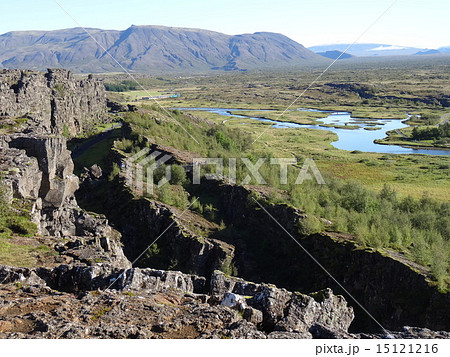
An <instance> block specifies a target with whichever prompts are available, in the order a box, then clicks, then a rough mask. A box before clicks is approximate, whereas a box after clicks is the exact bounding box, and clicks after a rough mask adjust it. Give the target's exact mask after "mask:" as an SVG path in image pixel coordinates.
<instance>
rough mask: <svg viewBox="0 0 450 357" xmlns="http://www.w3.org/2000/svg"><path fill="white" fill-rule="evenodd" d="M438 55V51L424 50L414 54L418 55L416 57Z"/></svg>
mask: <svg viewBox="0 0 450 357" xmlns="http://www.w3.org/2000/svg"><path fill="white" fill-rule="evenodd" d="M438 53H441V52H440V51H438V50H425V51H419V52H417V53H414V54H415V55H418V56H422V55H436V54H438Z"/></svg>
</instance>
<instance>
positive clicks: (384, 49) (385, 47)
mask: <svg viewBox="0 0 450 357" xmlns="http://www.w3.org/2000/svg"><path fill="white" fill-rule="evenodd" d="M407 48H408V47H404V46H394V45H392V46H378V47H376V48H372V49H370V50H368V51H392V50H406V49H407Z"/></svg>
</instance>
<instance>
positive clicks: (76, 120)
mask: <svg viewBox="0 0 450 357" xmlns="http://www.w3.org/2000/svg"><path fill="white" fill-rule="evenodd" d="M17 118H21V119H23V121H22V130H23V131H24V132H27V133H31V132H33V133H35V134H64V135H65V136H75V135H77V134H79V133H81V132H83V131H86V130H90V129H91V128H92V126H93V125H94V124H95V123H98V122H101V121H102V120H104V119H105V118H106V99H105V89H104V86H103V84H102V83H101V82H99V81H98V80H95V79H93V78H92V77H88V78H87V79H78V78H76V77H75V76H74V75H73V74H72V73H71V72H69V71H66V70H63V69H49V70H48V72H47V73H42V72H37V71H28V70H2V71H0V124H1V123H2V122H4V121H5V122H6V121H8V120H14V119H17Z"/></svg>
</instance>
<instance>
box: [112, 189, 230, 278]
mask: <svg viewBox="0 0 450 357" xmlns="http://www.w3.org/2000/svg"><path fill="white" fill-rule="evenodd" d="M113 192H114V194H113ZM105 199H106V202H109V204H106V206H108V207H109V211H108V212H107V216H108V217H111V220H114V223H115V226H116V227H117V228H118V229H119V230H120V231H121V233H122V235H123V242H124V245H125V247H124V251H125V254H126V255H127V257H128V258H129V259H130V260H132V261H133V260H135V259H136V258H137V257H138V255H139V254H140V253H141V252H143V251H145V250H146V249H147V248H148V247H149V246H150V245H152V247H157V248H158V251H157V252H153V253H152V254H151V255H147V254H146V255H144V256H143V257H141V259H139V260H138V261H137V264H138V266H142V267H145V266H152V267H157V268H161V269H168V268H171V269H180V270H182V271H185V272H193V273H195V274H199V275H203V276H209V275H211V273H212V272H213V271H214V270H215V269H221V270H225V271H230V269H231V267H230V265H231V263H232V260H233V257H234V246H233V245H231V244H227V243H226V242H223V241H221V240H217V239H211V238H207V237H204V236H202V234H201V232H198V230H200V229H201V228H199V226H201V222H202V217H201V216H198V215H196V214H194V213H193V212H190V211H188V212H182V211H181V210H179V209H177V208H175V207H172V206H169V205H166V204H163V203H160V202H157V201H152V200H149V199H146V198H140V199H134V198H133V196H132V195H131V193H130V192H129V191H128V190H127V189H124V188H123V187H122V186H120V185H117V186H115V189H114V190H113V191H111V192H110V193H109V194H107V196H106V197H105ZM203 220H204V219H203ZM199 222H200V223H199ZM155 241H156V242H155ZM152 243H156V244H152Z"/></svg>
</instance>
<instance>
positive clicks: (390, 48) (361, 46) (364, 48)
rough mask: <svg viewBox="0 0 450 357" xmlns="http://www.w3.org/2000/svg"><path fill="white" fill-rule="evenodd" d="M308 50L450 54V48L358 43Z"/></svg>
mask: <svg viewBox="0 0 450 357" xmlns="http://www.w3.org/2000/svg"><path fill="white" fill-rule="evenodd" d="M349 46H350V47H349ZM308 49H309V50H311V51H313V52H315V53H318V54H322V53H326V52H331V51H340V52H343V51H345V50H347V49H348V50H347V51H346V53H348V54H349V55H352V56H357V57H371V56H380V57H381V56H409V55H424V54H430V55H431V54H439V53H450V47H440V48H438V49H435V50H430V49H427V48H417V47H406V46H395V45H387V44H382V43H358V44H354V45H350V44H348V43H342V44H331V45H320V46H312V47H308ZM341 58H342V57H341Z"/></svg>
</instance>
